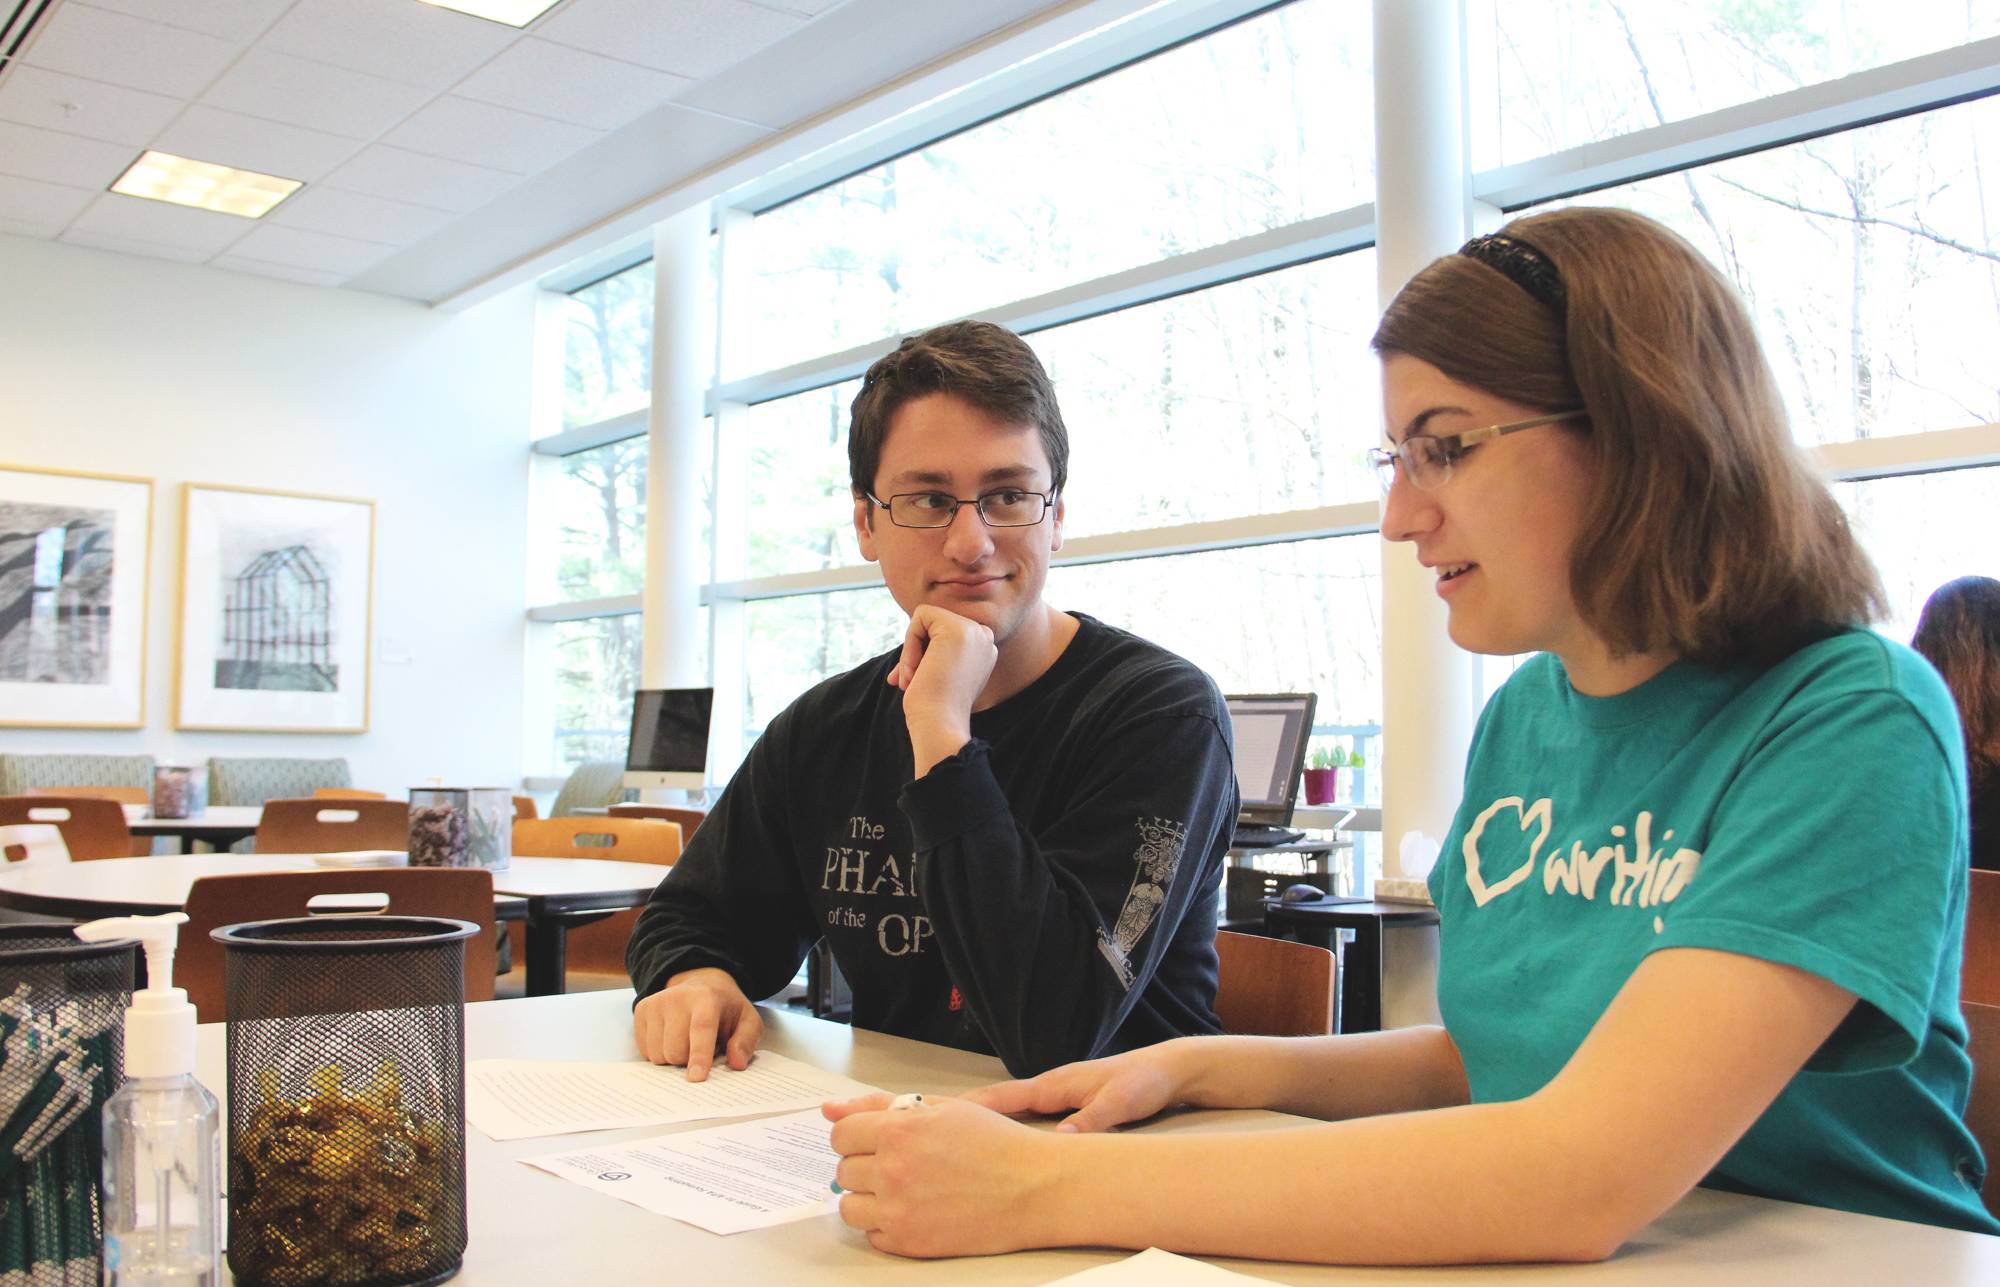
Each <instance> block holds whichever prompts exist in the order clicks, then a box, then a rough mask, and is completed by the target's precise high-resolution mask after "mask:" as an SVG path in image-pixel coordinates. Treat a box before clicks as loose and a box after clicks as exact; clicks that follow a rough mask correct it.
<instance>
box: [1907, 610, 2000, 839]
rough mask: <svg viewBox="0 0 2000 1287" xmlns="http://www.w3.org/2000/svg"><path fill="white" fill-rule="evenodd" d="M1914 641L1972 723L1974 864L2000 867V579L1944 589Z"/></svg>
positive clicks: (1968, 748)
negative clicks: (1934, 667) (1935, 668)
mask: <svg viewBox="0 0 2000 1287" xmlns="http://www.w3.org/2000/svg"><path fill="white" fill-rule="evenodd" d="M1910 646H1911V647H1913V648H1915V649H1916V650H1917V651H1918V652H1920V653H1922V654H1923V655H1924V656H1925V657H1926V658H1928V659H1929V661H1930V663H1931V665H1933V666H1936V667H1937V670H1938V674H1939V675H1941V676H1943V677H1944V686H1945V687H1946V688H1948V689H1950V690H1951V695H1952V699H1953V700H1954V701H1955V702H1957V703H1958V720H1959V723H1960V724H1962V725H1964V727H1965V768H1966V776H1967V779H1968V783H1969V785H1970V788H1971V792H1972V810H1971V812H1972V865H1973V866H1974V867H1978V868H1981V869H1983V870H1986V871H2000V581H1996V580H1994V579H1993V578H1992V577H1990V576H1962V577H1960V578H1958V579H1957V580H1956V581H1947V582H1945V583H1944V584H1943V585H1941V586H1939V587H1938V588H1937V589H1936V590H1934V591H1933V592H1932V593H1931V597H1930V598H1929V599H1927V600H1925V601H1924V610H1923V612H1922V614H1921V615H1919V616H1918V618H1917V633H1916V637H1915V638H1913V639H1911V640H1910Z"/></svg>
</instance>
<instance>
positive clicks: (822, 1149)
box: [521, 1056, 840, 1233]
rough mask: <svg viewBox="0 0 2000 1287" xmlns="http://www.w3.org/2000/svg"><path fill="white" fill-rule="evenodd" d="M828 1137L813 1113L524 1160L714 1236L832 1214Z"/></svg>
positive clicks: (826, 1125)
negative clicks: (707, 1231)
mask: <svg viewBox="0 0 2000 1287" xmlns="http://www.w3.org/2000/svg"><path fill="white" fill-rule="evenodd" d="M759 1057H760V1058H761V1057H762V1056H759ZM832 1133H833V1123H832V1122H829V1121H827V1120H826V1119H825V1118H823V1117H821V1116H820V1115H819V1110H817V1109H812V1110H809V1111H807V1112H803V1113H789V1114H787V1115H785V1116H783V1117H763V1118H759V1119H758V1120H756V1121H754V1122H733V1123H731V1124H730V1125H728V1126H712V1127H709V1128H708V1129H707V1130H700V1131H686V1132H683V1133H681V1134H679V1135H658V1136H655V1137H654V1138H652V1139H649V1140H640V1141H638V1142H637V1143H632V1144H618V1145H614V1146H612V1147H610V1148H602V1149H580V1150H577V1151H576V1152H572V1153H551V1154H545V1155H543V1156H541V1157H524V1158H522V1159H521V1163H522V1165H524V1166H532V1167H535V1168H537V1169H539V1170H543V1171H547V1172H549V1173H550V1174H551V1175H559V1176H561V1177H562V1178H563V1179H565V1180H573V1181H575V1182H576V1183H578V1184H581V1185H583V1186H584V1187H585V1188H587V1189H595V1190H596V1191H597V1192H599V1193H608V1194H610V1195H611V1196H612V1197H614V1198H622V1199H624V1200H625V1201H627V1202H630V1203H632V1204H633V1205H634V1206H639V1207H644V1208H645V1209H646V1210H648V1211H653V1212H657V1213H659V1214H660V1215H664V1216H672V1217H673V1218H674V1219H676V1220H683V1221H686V1222H687V1223H688V1224H692V1225H697V1226H699V1227H701V1228H703V1229H707V1230H709V1231H710V1232H711V1233H741V1232H743V1231H744V1230H745V1229H762V1228H765V1227H767V1226H769V1225H774V1224H787V1223H790V1222H791V1221H793V1220H810V1219H812V1218H813V1217H814V1216H818V1215H824V1214H826V1213H827V1212H829V1211H832V1210H834V1209H835V1208H834V1205H833V1204H834V1203H835V1202H836V1201H838V1199H837V1198H835V1196H834V1193H833V1173H834V1170H835V1168H836V1167H837V1166H838V1165H839V1163H840V1156H839V1154H837V1153H835V1152H834V1151H833V1145H832V1144H831V1143H830V1142H829V1138H830V1137H831V1135H832Z"/></svg>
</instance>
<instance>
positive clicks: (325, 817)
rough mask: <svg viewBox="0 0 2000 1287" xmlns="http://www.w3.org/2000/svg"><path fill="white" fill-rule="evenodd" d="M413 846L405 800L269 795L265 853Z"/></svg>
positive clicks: (262, 842)
mask: <svg viewBox="0 0 2000 1287" xmlns="http://www.w3.org/2000/svg"><path fill="white" fill-rule="evenodd" d="M349 815H352V816H349ZM409 847H410V806H409V805H407V804H404V803H403V802H402V801H401V800H266V801H265V802H264V816H263V817H262V819H260V820H259V821H258V823H257V852H258V853H260V854H329V853H341V852H343V851H351V850H355V849H408V848H409Z"/></svg>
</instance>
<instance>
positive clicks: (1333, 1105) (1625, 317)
mask: <svg viewBox="0 0 2000 1287" xmlns="http://www.w3.org/2000/svg"><path fill="white" fill-rule="evenodd" d="M1375 347H1376V349H1377V351H1378V352H1379V353H1380V355H1381V357H1382V359H1383V384H1384V393H1385V401H1386V409H1387V424H1388V426H1389V438H1390V442H1391V446H1390V449H1389V450H1387V451H1385V452H1381V453H1379V456H1380V458H1381V460H1380V463H1381V464H1382V465H1384V466H1386V468H1387V469H1388V471H1389V474H1388V481H1389V492H1388V500H1387V504H1386V507H1385V509H1384V512H1383V519H1382V532H1383V535H1384V536H1385V537H1386V538H1388V539H1389V540H1394V541H1408V542H1412V543H1413V544H1414V545H1415V547H1416V553H1417V556H1418V558H1419V560H1420V561H1421V562H1422V563H1423V564H1424V565H1425V566H1427V567H1429V568H1431V569H1433V570H1434V571H1435V572H1436V574H1437V577H1438V583H1437V592H1438V594H1439V595H1440V596H1442V597H1443V598H1444V600H1445V602H1446V604H1447V607H1448V611H1449V616H1450V631H1451V635H1452V638H1453V639H1454V640H1456V641H1457V642H1458V643H1459V644H1460V645H1461V646H1463V647H1466V648H1469V649H1473V650H1476V651H1480V652H1488V653H1495V654H1513V653H1521V652H1530V651H1534V652H1539V653H1541V654H1542V655H1540V656H1538V657H1536V658H1535V659H1534V660H1532V661H1530V662H1529V663H1528V664H1526V665H1525V666H1523V667H1522V668H1521V670H1520V671H1519V672H1518V673H1517V674H1516V675H1515V676H1514V677H1513V678H1512V679H1511V680H1509V682H1508V683H1507V685H1506V686H1505V687H1504V688H1503V689H1502V691H1501V692H1500V693H1499V694H1497V695H1496V696H1495V698H1494V699H1493V701H1492V702H1491V703H1489V704H1488V706H1487V709H1486V711H1485V712H1484V713H1483V715H1482V716H1481V719H1480V723H1479V728H1478V731H1477V733H1476V736H1475V738H1474V744H1473V748H1472V752H1471V755H1470V758H1469V760H1468V764H1467V774H1466V786H1465V795H1464V799H1463V803H1462V804H1461V805H1460V807H1459V811H1458V815H1457V818H1456V820H1455V822H1454V824H1453V827H1452V830H1451V832H1450V834H1449V836H1448V838H1447V840H1446V843H1445V852H1444V856H1443V858H1441V860H1440V861H1439V864H1438V866H1437V868H1436V869H1435V870H1434V872H1433V874H1432V877H1431V891H1432V895H1433V897H1434V898H1435V899H1436V901H1437V904H1438V909H1439V914H1440V916H1441V918H1442V922H1441V930H1440V934H1441V939H1440V945H1441V957H1440V964H1439V977H1438V1000H1439V1008H1440V1011H1441V1013H1442V1015H1443V1018H1444V1026H1443V1027H1442V1028H1409V1029H1401V1030H1397V1031H1392V1032H1382V1033H1371V1034H1360V1035H1353V1036H1345V1037H1325V1038H1307V1039H1290V1040H1287V1039H1277V1038H1247V1037H1206V1038H1196V1039H1190V1040H1181V1041H1172V1042H1167V1043H1164V1044H1162V1045H1158V1046H1154V1047H1150V1048H1147V1049H1144V1050H1138V1051H1133V1052H1130V1053H1126V1054H1122V1055H1118V1056H1116V1057H1114V1058H1110V1059H1104V1060H1098V1061H1093V1062H1089V1063H1082V1064H1072V1065H1069V1066H1067V1067H1064V1068H1058V1069H1056V1070H1054V1071H1052V1072H1049V1073H1045V1074H1043V1075H1042V1076H1040V1077H1037V1078H1034V1079H1032V1080H1029V1081H1023V1082H1011V1083H1006V1084H1003V1085H999V1086H993V1087H988V1088H986V1089H984V1090H982V1091H979V1092H976V1093H975V1094H973V1095H970V1096H967V1097H966V1098H965V1099H964V1100H948V1101H944V1102H940V1103H936V1104H933V1105H928V1106H926V1107H924V1108H922V1109H920V1110H918V1111H914V1112H883V1111H879V1110H880V1109H881V1108H882V1107H884V1103H883V1101H882V1100H881V1099H880V1098H879V1097H869V1098H867V1099H862V1100H855V1101H849V1102H846V1103H840V1104H830V1105H828V1106H827V1110H826V1111H827V1115H828V1116H829V1117H831V1118H833V1119H835V1121H836V1125H835V1127H834V1131H833V1143H834V1147H835V1148H836V1149H837V1150H838V1151H839V1152H840V1153H841V1154H843V1158H842V1161H841V1164H840V1170H839V1183H840V1184H841V1185H842V1186H843V1187H844V1188H845V1189H846V1190H847V1191H848V1192H847V1196H846V1197H844V1198H843V1199H842V1202H841V1215H842V1217H843V1219H845V1220H846V1221H847V1222H848V1223H849V1224H851V1225H854V1226H855V1227H857V1228H860V1229H863V1230H866V1231H867V1233H868V1237H869V1239H870V1240H871V1241H872V1242H873V1243H874V1244H875V1245H876V1246H877V1247H880V1248H882V1249H885V1250H889V1251H895V1252H900V1253H904V1254H910V1255H948V1254H964V1253H977V1252H996V1251H1004V1250H1011V1249H1014V1248H1019V1247H1025V1246H1040V1245H1059V1244H1085V1243H1088V1244H1099V1245H1112V1246H1125V1247H1144V1246H1148V1245H1158V1246H1162V1247H1166V1248H1169V1249H1172V1250H1178V1251H1185V1252H1192V1253H1197V1254H1212V1255H1234V1256H1257V1257H1264V1258H1271V1259H1287V1260H1315V1261H1328V1262H1347V1263H1412V1262H1431V1263H1437V1262H1477V1261H1502V1260H1591V1259H1599V1258H1603V1257H1605V1256H1608V1255H1610V1254H1611V1253H1612V1252H1613V1251H1615V1250H1616V1249H1617V1248H1618V1247H1619V1246H1620V1245H1621V1244H1622V1243H1624V1242H1625V1241H1626V1240H1627V1239H1628V1238H1629V1237H1631V1236H1632V1235H1633V1234H1634V1233H1635V1232H1636V1231H1638V1230H1640V1229H1642V1228H1644V1227H1645V1226H1646V1225H1647V1224H1648V1223H1649V1222H1651V1221H1652V1220H1653V1219H1654V1218H1656V1217H1657V1216H1658V1215H1659V1214H1660V1213H1661V1212H1663V1211H1665V1210H1666V1209H1667V1208H1668V1207H1670V1206H1672V1205H1673V1204H1674V1203H1675V1202H1676V1201H1678V1200H1679V1199H1680V1198H1681V1197H1682V1195H1684V1194H1685V1193H1686V1192H1687V1191H1688V1189H1689V1188H1690V1187H1692V1186H1693V1185H1695V1184H1697V1183H1703V1182H1706V1183H1708V1184H1711V1185H1714V1186H1717V1187H1722V1188H1729V1189H1736V1190H1741V1191H1745V1192H1751V1193H1761V1194H1768V1195H1771V1196H1774V1197H1780V1198H1787V1199H1791V1200H1794V1201H1801V1202H1811V1203H1818V1204H1820V1205H1825V1206H1832V1207H1840V1208H1845V1209H1849V1210H1856V1211H1865V1212H1872V1213H1875V1214H1879V1215H1885V1216H1892V1217H1896V1218H1901V1219H1909V1220H1920V1221H1928V1222H1932V1223H1936V1224H1942V1225H1950V1226H1955V1227H1958V1228H1962V1229H1975V1230H1980V1231H1985V1232H2000V1225H1996V1224H1995V1222H1994V1221H1992V1220H1991V1219H1990V1218H1989V1217H1988V1216H1987V1215H1986V1213H1985V1211H1984V1210H1983V1208H1982V1207H1981V1205H1980V1199H1979V1185H1980V1183H1981V1181H1982V1180H1983V1178H1984V1171H1985V1166H1984V1163H1983V1161H1982V1160H1981V1159H1980V1156H1979V1151H1978V1148H1977V1146H1976V1145H1975V1144H1974V1142H1973V1140H1972V1138H1971V1136H1970V1135H1969V1134H1968V1133H1967V1132H1966V1130H1965V1127H1964V1125H1963V1124H1962V1123H1961V1122H1960V1121H1959V1117H1958V1114H1959V1112H1960V1111H1961V1110H1962V1108H1963V1106H1964V1103H1965V1097H1966V1092H1967V1087H1968V1085H1969V1080H1970V1064H1969V1061H1968V1060H1967V1057H1966V1053H1965V1029H1964V1026H1963V1022H1962V1020H1961V1018H1960V1015H1959V1010H1958V974H1959V949H1960V936H1961V932H1962V931H1961V926H1962V923H1963V917H1964V901H1965V894H1966V876H1965V867H1966V858H1965V844H1966V842H1965V794H1964V786H1963V782H1964V777H1963V766H1962V762H1961V760H1960V754H1961V752H1960V747H1959V738H1958V731H1957V728H1956V725H1955V723H1954V720H1953V716H1952V711H1951V705H1950V698H1949V697H1948V696H1947V695H1946V693H1945V692H1944V690H1943V688H1942V686H1941V685H1940V684H1939V683H1938V682H1937V678H1936V676H1935V674H1934V673H1933V672H1932V671H1931V669H1930V667H1928V666H1927V665H1925V664H1924V663H1923V662H1922V660H1921V659H1919V658H1918V657H1916V655H1915V654H1913V653H1911V652H1910V651H1909V650H1908V649H1905V648H1902V647H1900V646H1899V645H1896V644H1893V643H1890V642H1889V641H1887V640H1885V639H1882V638H1880V637H1879V636H1876V635H1873V634H1870V633H1868V632H1866V631H1865V630H1862V629H1860V628H1859V626H1860V623H1862V622H1863V621H1865V620H1867V619H1869V618H1870V617H1871V616H1872V615H1874V613H1875V612H1876V610H1877V606H1878V603H1879V599H1880V591H1879V588H1878V585H1877V581H1876V578H1875V574H1874V572H1873V570H1872V569H1871V568H1870V566H1869V564H1868V562H1867V559H1866V558H1865V557H1864V556H1863V554H1862V553H1861V551H1860V549H1859V548H1858V547H1857V545H1856V543H1855V541H1854V538H1853V536H1852V534H1851V533H1850V532H1849V531H1848V528H1847V524H1846V522H1845V520H1844V518H1843V516H1842V514H1841V512H1840V510H1839V508H1838V507H1837V506H1836V505H1835V504H1834V502H1833V500H1832V498H1831V497H1830V496H1829V495H1828V493H1827V491H1826V489H1825V487H1824V486H1823V485H1821V483H1820V482H1819V481H1818V480H1817V479H1816V478H1815V476H1814V475H1813V473H1812V471H1811V469H1810V468H1809V467H1808V465H1807V462H1806V461H1805V459H1804V457H1803V456H1802V454H1801V453H1800V451H1799V450H1798V448H1797V447H1796V446H1795V445H1794V444H1793V442H1792V439H1791V437H1790V435H1789V433H1788V431H1787V429H1786V425H1785V419H1784V413H1783V410H1782V407H1781V404H1780V402H1779V399H1778V396H1777V393H1776V391H1775V388H1774V386H1773V382H1772V378H1771V375H1770V372H1769V370H1768V368H1767V367H1766V365H1765V362H1764V360H1763V357H1762V355H1761V353H1760V352H1759V350H1758V348H1757V345H1756V341H1755V339H1754V336H1753V334H1752V330H1751V325H1750V320H1749V317H1748V316H1747V314H1746V313H1745V311H1744V309H1743V307H1742V305H1741V303H1740V302H1739V301H1738V300H1737V298H1736V297H1735V295H1734V293H1733V292H1732V291H1731V290H1730V289H1729V287H1728V285H1727V283H1725V282H1724V281H1723V280H1722V279H1721V277H1720V276H1719V275H1718V274H1717V273H1716V272H1715V271H1714V270H1713V269H1712V268H1711V267H1710V266H1709V265H1708V264H1707V263H1706V262H1705V261H1704V260H1702V259H1701V257H1700V256H1699V255H1698V254H1696V253H1695V252H1694V251H1693V250H1692V249H1691V248H1690V247H1689V246H1687V245H1686V244H1685V243H1684V242H1682V241H1681V240H1680V239H1679V238H1678V237H1676V236H1674V235H1673V234H1672V233H1670V232H1668V231H1667V230H1666V229H1664V228H1662V227H1660V226H1659V225H1657V224H1654V223H1651V222H1649V221H1647V220H1645V219H1642V218H1639V217H1637V216H1634V215H1630V214H1625V213H1621V212H1618V211H1611V210H1584V209H1576V210H1565V211H1558V212H1554V213H1549V214H1542V215H1536V216H1532V217H1529V218H1524V219H1520V220H1517V221H1515V222H1514V223H1512V224H1510V225H1509V226H1508V227H1507V228H1506V229H1505V230H1504V232H1503V233H1502V234H1501V235H1499V236H1497V237H1481V238H1476V239H1474V241H1472V242H1470V243H1468V244H1467V246H1466V247H1465V248H1464V249H1463V250H1461V251H1460V252H1459V253H1458V254H1455V255H1450V256H1447V257H1445V258H1444V259H1441V260H1439V261H1437V262H1436V263H1434V264H1432V265H1431V266H1430V267H1428V268H1426V269H1425V270H1424V271H1423V272H1421V273H1419V274H1418V275H1417V277H1416V278H1415V279H1413V280H1412V281H1411V282H1410V284H1409V285H1408V286H1407V287H1405V288H1404V290H1403V291H1402V293H1401V294H1400V295H1399V296H1398V297H1397V299H1396V300H1395V302H1394V303H1393V304H1392V305H1391V306H1390V308H1389V310H1388V311H1387V313H1386V314H1385V315H1384V317H1383V320H1382V324H1381V327H1380V329H1379V330H1378V331H1377V333H1376V336H1375ZM1855 800H1875V801H1883V800H1895V801H1896V802H1897V808H1896V810H1895V811H1894V815H1893V817H1891V816H1889V811H1886V810H1878V811H1875V816H1872V817H1871V816H1867V815H1866V814H1864V813H1863V812H1861V811H1857V810H1856V809H1855V808H1854V807H1853V802H1854V801H1855ZM1885 928H1892V932H1884V931H1885ZM1174 1104H1190V1105H1196V1106H1203V1107H1246V1108H1250V1107H1254V1108H1272V1109H1279V1110H1283V1111H1286V1112H1291V1113H1298V1114H1303V1115H1307V1116H1313V1117H1319V1118H1324V1119H1327V1121H1328V1123H1329V1124H1327V1125H1322V1126H1315V1127H1311V1128H1306V1129H1301V1130H1296V1131H1288V1132H1281V1133H1277V1134H1272V1135H1259V1136H1256V1137H1254V1138H1247V1137H1242V1136H1234V1137H1232V1136H1228V1135H1199V1136H1191V1137H1190V1136H1179V1135H1176V1136H1159V1135H1118V1134H1104V1133H1101V1132H1104V1131H1106V1130H1107V1128H1109V1127H1112V1126H1115V1125H1117V1124H1119V1123H1121V1122H1130V1121H1136V1120H1139V1119H1142V1118H1145V1117H1148V1116H1150V1115H1152V1114H1154V1113H1157V1112H1159V1111H1161V1110H1162V1109H1164V1108H1166V1107H1168V1106H1170V1105H1174ZM1012 1113H1037V1114H1058V1115H1066V1116H1065V1117H1064V1120H1063V1122H1062V1123H1061V1124H1060V1125H1059V1126H1058V1128H1057V1130H1056V1131H1055V1132H1047V1131H1036V1130H1033V1129H1030V1128H1028V1127H1025V1126H1023V1125H1021V1124H1019V1123H1016V1122H1013V1121H1010V1120H1009V1119H1008V1118H1007V1117H1005V1116H1002V1114H1012ZM1327 1212H1339V1213H1341V1214H1340V1217H1339V1218H1338V1219H1330V1218H1328V1217H1327V1216H1326V1214H1325V1213H1327Z"/></svg>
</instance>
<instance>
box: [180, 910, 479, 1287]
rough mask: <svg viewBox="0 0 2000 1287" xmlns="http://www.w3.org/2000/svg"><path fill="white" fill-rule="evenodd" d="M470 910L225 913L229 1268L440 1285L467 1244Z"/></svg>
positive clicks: (283, 1285) (276, 1277)
mask: <svg viewBox="0 0 2000 1287" xmlns="http://www.w3.org/2000/svg"><path fill="white" fill-rule="evenodd" d="M476 932H477V929H476V927H475V926H473V925H472V924H470V923H468V922H466V921H457V920H445V919H441V918H437V917H424V916H308V917H302V918H299V919H295V920H279V921H258V922H255V923H253V924H248V925H228V926H224V927H223V928H221V929H219V930H216V931H215V935H214V936H215V938H216V940H217V941H218V942H220V943H222V944H223V946H224V947H225V948H226V949H227V951H226V957H227V971H228V984H227V989H228V1011H229V1271H230V1273H231V1274H232V1275H233V1276H234V1277H235V1280H236V1281H237V1282H239V1283H244V1284H268V1285H269V1287H314V1285H316V1284H379V1285H381V1287H388V1285H390V1284H410V1283H434V1282H443V1281H444V1280H445V1279H447V1278H449V1277H451V1276H452V1275H453V1274H454V1273H456V1272H458V1265H459V1261H460V1259H461V1258H462V1257H463V1256H464V1254H465V1008H464V1004H463V1002H464V999H465V940H466V939H467V938H469V937H471V936H472V935H473V934H474V933H476Z"/></svg>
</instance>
